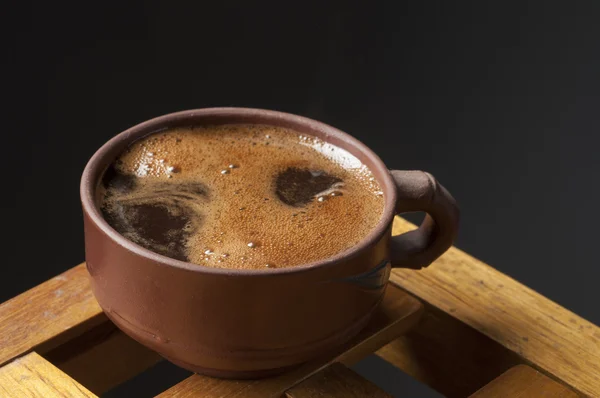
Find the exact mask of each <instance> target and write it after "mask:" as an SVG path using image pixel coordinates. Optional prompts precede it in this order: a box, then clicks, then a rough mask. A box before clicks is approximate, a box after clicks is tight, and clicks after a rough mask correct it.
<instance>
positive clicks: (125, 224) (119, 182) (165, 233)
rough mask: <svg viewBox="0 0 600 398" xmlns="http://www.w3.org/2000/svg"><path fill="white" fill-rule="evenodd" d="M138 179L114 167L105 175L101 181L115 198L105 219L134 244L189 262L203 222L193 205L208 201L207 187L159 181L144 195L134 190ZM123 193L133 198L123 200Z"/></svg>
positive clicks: (107, 210) (108, 207)
mask: <svg viewBox="0 0 600 398" xmlns="http://www.w3.org/2000/svg"><path fill="white" fill-rule="evenodd" d="M135 179H136V177H135V176H129V175H124V174H122V173H119V171H118V170H116V169H115V168H114V167H111V168H109V169H108V170H107V171H106V172H105V174H104V176H103V179H102V181H103V184H104V186H105V187H107V195H110V196H112V197H113V198H114V199H113V200H112V201H111V204H110V205H109V206H104V207H103V208H102V213H103V215H104V218H105V219H106V221H107V222H108V223H109V224H110V225H111V226H112V227H113V228H114V229H115V230H117V231H118V232H119V233H120V234H121V235H123V236H125V237H126V238H127V239H129V240H131V241H133V242H134V243H136V244H138V245H140V246H142V247H144V248H146V249H149V250H152V251H154V252H156V253H159V254H162V255H164V256H168V257H171V258H174V259H177V260H182V261H188V257H187V250H186V243H187V240H188V239H189V237H190V236H191V235H192V234H193V233H194V232H195V229H196V228H197V227H198V226H199V225H200V223H201V221H202V220H201V218H202V217H201V215H200V214H198V213H197V212H196V211H194V210H193V207H192V206H191V204H192V203H194V202H195V201H197V200H206V198H207V197H208V196H209V195H208V188H207V187H206V186H205V185H204V184H202V183H193V182H189V183H177V184H173V183H164V182H157V183H155V184H153V185H151V187H152V189H150V190H148V187H146V188H145V189H144V190H143V191H142V192H143V194H142V192H139V193H138V192H136V191H135V188H136V181H135ZM121 194H128V196H129V195H133V199H132V200H125V201H120V200H119V195H121ZM136 194H137V195H136ZM129 197H131V196H129Z"/></svg>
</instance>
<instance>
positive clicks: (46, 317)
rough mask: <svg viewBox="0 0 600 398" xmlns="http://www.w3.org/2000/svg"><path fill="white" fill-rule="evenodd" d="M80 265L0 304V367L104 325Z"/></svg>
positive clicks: (86, 277)
mask: <svg viewBox="0 0 600 398" xmlns="http://www.w3.org/2000/svg"><path fill="white" fill-rule="evenodd" d="M100 315H101V309H100V307H99V306H98V303H97V302H96V300H95V299H94V296H93V294H92V291H91V289H90V284H89V281H88V276H87V271H86V269H85V266H84V265H83V264H81V265H78V266H77V267H75V268H72V269H70V270H68V271H67V272H65V273H63V274H61V275H59V276H57V277H54V278H52V279H50V280H48V281H46V282H44V283H42V284H41V285H39V286H36V287H34V288H33V289H31V290H28V291H27V292H25V293H23V294H21V295H19V296H17V297H15V298H13V299H11V300H9V301H7V302H5V303H3V304H1V305H0V365H2V364H3V363H6V362H7V361H10V360H11V359H13V358H15V357H17V356H20V355H23V354H24V353H27V352H29V351H31V350H33V349H34V348H38V346H40V345H41V347H39V350H37V351H38V352H40V353H43V352H44V351H48V350H49V349H51V348H54V347H56V346H58V345H60V344H62V343H63V342H64V341H67V340H69V339H70V338H71V337H73V336H75V335H77V334H80V333H83V332H84V331H86V330H87V329H89V328H90V327H93V326H95V325H96V324H99V323H101V322H104V319H103V316H100Z"/></svg>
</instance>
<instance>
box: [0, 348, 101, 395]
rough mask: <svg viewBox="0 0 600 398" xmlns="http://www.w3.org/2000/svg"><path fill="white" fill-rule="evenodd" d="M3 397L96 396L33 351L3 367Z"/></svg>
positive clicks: (0, 384) (0, 382)
mask: <svg viewBox="0 0 600 398" xmlns="http://www.w3.org/2000/svg"><path fill="white" fill-rule="evenodd" d="M0 396H2V397H3V398H12V397H14V398H28V397H32V398H34V397H35V398H38V397H39V398H49V397H72V398H78V397H87V398H91V397H96V395H94V394H92V393H91V392H90V391H88V390H87V389H86V388H85V387H83V386H82V385H81V384H79V383H77V382H76V381H75V380H73V379H71V378H70V377H69V376H67V375H66V374H65V373H63V372H61V371H60V370H59V369H58V368H56V367H55V366H54V365H52V364H51V363H50V362H48V361H46V360H45V359H44V358H42V357H41V356H39V355H38V354H36V353H35V352H32V353H30V354H27V355H26V356H24V357H22V358H18V359H15V360H14V361H13V362H10V363H9V364H7V365H5V366H3V367H2V368H0Z"/></svg>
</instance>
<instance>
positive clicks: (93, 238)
mask: <svg viewBox="0 0 600 398" xmlns="http://www.w3.org/2000/svg"><path fill="white" fill-rule="evenodd" d="M225 123H254V124H267V125H276V126H284V127H288V128H291V129H294V130H296V131H298V132H301V133H306V134H310V135H313V136H316V137H319V138H321V139H322V140H324V141H327V142H329V143H331V144H333V145H336V146H338V147H341V148H344V149H345V150H347V151H349V152H350V153H352V154H353V155H354V156H356V157H357V158H358V159H360V160H361V162H363V164H365V165H366V166H367V167H369V169H370V170H371V171H372V173H373V175H374V176H375V178H376V179H377V181H378V182H379V184H380V186H381V187H382V189H383V192H384V198H385V206H384V211H383V215H382V217H381V220H380V221H379V223H378V224H377V226H376V227H375V228H374V229H373V230H372V231H371V233H369V234H368V235H367V236H366V237H365V238H364V239H363V240H362V241H361V242H360V243H359V244H357V245H355V246H354V247H352V248H350V249H348V250H346V251H343V252H341V253H339V254H337V255H335V256H333V257H331V258H328V259H326V260H322V261H319V262H316V263H311V264H304V265H301V266H296V267H291V268H282V269H269V270H237V269H219V268H210V267H206V266H201V265H195V264H190V263H186V262H182V261H178V260H174V259H171V258H168V257H165V256H162V255H160V254H156V253H153V252H151V251H149V250H146V249H144V248H142V247H140V246H138V245H136V244H134V243H133V242H131V241H129V240H127V239H126V238H124V237H123V236H121V235H120V234H119V233H118V232H116V231H115V230H114V229H113V228H111V226H110V225H109V224H108V223H107V222H106V221H105V220H104V219H103V218H102V215H101V213H100V211H99V209H98V202H97V199H98V198H97V187H98V184H99V181H100V179H101V177H102V174H103V172H104V171H105V170H106V168H107V167H108V166H109V165H110V164H111V162H113V161H114V160H115V158H116V157H117V156H118V155H119V154H120V153H121V151H123V150H124V149H125V148H126V147H127V146H128V145H130V144H131V143H132V142H133V141H135V140H136V139H138V138H140V137H143V136H145V135H148V134H150V133H153V132H156V131H159V130H162V129H165V128H167V127H172V126H189V125H203V124H225ZM81 201H82V205H83V214H84V225H85V250H86V261H87V269H88V271H89V273H90V275H91V282H92V289H93V291H94V294H95V296H96V298H97V300H98V302H99V303H100V306H101V307H102V309H103V310H104V312H105V313H106V315H107V316H108V317H109V318H110V319H111V320H112V321H113V322H114V323H115V324H116V325H117V326H118V327H119V328H120V329H121V330H123V331H124V332H125V333H127V334H128V335H129V336H131V337H132V338H134V339H135V340H137V341H139V342H140V343H142V344H144V345H145V346H147V347H149V348H151V349H153V350H155V351H157V352H158V353H160V354H161V355H162V356H164V357H165V358H167V359H168V360H170V361H172V362H174V363H175V364H177V365H179V366H181V367H184V368H186V369H189V370H191V371H194V372H198V373H203V374H207V375H212V376H217V377H227V378H252V377H261V376H267V375H270V374H275V373H278V372H281V371H283V370H285V369H288V368H290V367H293V366H296V365H299V364H301V363H303V362H305V361H307V360H310V359H312V358H314V357H316V356H318V355H319V354H321V353H322V352H323V351H324V350H328V349H333V348H336V347H337V346H339V345H341V344H343V343H345V342H346V341H348V340H349V339H350V338H352V337H353V336H354V335H356V334H357V333H358V332H359V331H360V330H361V328H363V327H364V326H365V325H366V323H367V322H368V321H369V317H370V316H371V314H372V313H373V311H374V309H375V308H376V307H377V305H378V304H379V302H380V301H381V299H382V297H383V294H384V291H385V287H386V284H387V281H388V278H389V275H390V269H391V268H392V267H407V268H414V269H419V268H422V267H426V266H427V265H429V264H430V263H431V262H432V261H434V260H435V259H436V258H437V257H439V256H440V255H441V254H442V253H444V251H446V250H447V249H448V248H449V247H450V246H451V245H452V242H453V240H454V238H455V236H456V233H457V228H458V208H457V206H456V203H455V201H454V199H453V198H452V196H451V195H450V194H449V193H448V191H446V189H444V187H442V186H441V185H440V184H439V183H438V182H437V181H436V180H435V178H433V176H431V175H430V174H428V173H424V172H422V171H391V172H390V171H389V170H388V169H387V168H386V167H385V165H384V164H383V162H382V161H381V160H380V159H379V158H378V157H377V155H375V154H374V153H373V152H372V151H371V150H370V149H369V148H367V147H366V146H365V145H364V144H362V143H361V142H359V141H358V140H356V139H355V138H353V137H351V136H350V135H348V134H346V133H343V132H341V131H340V130H337V129H335V128H333V127H331V126H328V125H326V124H323V123H320V122H317V121H315V120H311V119H307V118H304V117H300V116H295V115H291V114H286V113H281V112H274V111H267V110H258V109H244V108H213V109H199V110H191V111H184V112H178V113H173V114H169V115H165V116H161V117H158V118H155V119H152V120H149V121H147V122H144V123H141V124H139V125H137V126H135V127H132V128H130V129H129V130H126V131H124V132H122V133H121V134H119V135H117V136H116V137H114V138H113V139H111V140H110V141H108V142H107V143H106V144H105V145H104V146H102V148H100V149H99V150H98V151H97V152H96V153H95V154H94V156H93V157H92V158H91V160H90V161H89V163H88V164H87V166H86V168H85V171H84V172H83V176H82V180H81ZM412 211H424V212H426V213H427V216H426V217H425V220H424V221H423V223H422V224H421V226H420V227H419V228H418V229H417V230H415V231H412V232H409V233H406V234H403V235H400V236H396V237H392V236H391V228H392V221H393V218H394V215H396V214H399V213H403V212H412ZM353 222H356V220H353ZM348 227H349V228H352V226H351V225H350V222H349V225H348ZM340 228H344V226H343V225H341V226H340Z"/></svg>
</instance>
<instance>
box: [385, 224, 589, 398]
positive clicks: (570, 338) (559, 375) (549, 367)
mask: <svg viewBox="0 0 600 398" xmlns="http://www.w3.org/2000/svg"><path fill="white" fill-rule="evenodd" d="M413 228H414V226H413V225H412V224H410V223H409V222H407V221H405V220H403V219H401V218H398V217H397V218H396V220H395V223H394V229H393V231H394V234H395V235H396V234H400V233H402V232H405V231H408V230H411V229H413ZM540 272H543V270H540ZM391 280H392V281H393V282H394V283H396V284H397V285H398V286H400V287H402V288H403V289H404V290H406V291H407V292H409V293H411V294H414V295H415V296H417V297H419V298H420V299H422V300H423V301H424V302H425V303H426V308H427V312H428V314H429V313H431V310H432V309H436V310H438V312H437V313H436V314H434V315H433V319H432V318H431V317H430V318H429V319H428V318H427V316H426V317H425V319H424V322H423V323H421V324H420V325H419V327H417V328H415V329H414V330H413V331H412V332H411V333H409V334H407V335H406V336H403V337H401V338H400V339H399V340H400V341H399V342H394V343H393V345H392V346H390V347H386V348H384V349H383V350H382V351H380V352H379V354H380V355H381V356H382V357H383V358H385V359H387V360H389V361H390V362H392V363H393V364H395V365H396V366H398V367H399V368H401V369H403V370H404V371H406V372H407V373H409V374H410V375H412V376H413V377H415V378H417V379H419V380H422V381H424V382H425V383H428V384H430V385H431V384H434V386H433V387H434V388H436V389H437V390H438V391H440V392H442V393H443V394H446V395H448V396H460V395H453V394H452V393H453V392H454V393H455V392H456V391H458V390H457V388H456V385H457V383H458V381H456V380H453V379H452V377H453V376H444V375H443V374H442V372H440V370H439V368H438V365H437V362H438V361H442V362H445V363H446V364H449V363H454V369H455V370H456V369H457V368H459V369H461V368H462V369H463V372H462V373H463V374H465V375H468V372H467V371H468V370H470V369H473V368H474V367H476V366H478V367H486V366H498V364H496V363H495V361H496V359H495V358H496V355H500V358H501V359H500V360H501V362H502V364H501V366H500V367H502V366H512V365H513V364H514V361H515V360H516V361H518V362H522V363H526V364H530V365H531V366H533V367H534V368H535V369H537V370H540V371H541V372H542V373H546V374H548V375H553V377H554V378H556V379H559V380H562V381H563V382H564V383H565V384H567V385H568V386H570V387H571V388H573V389H574V390H575V391H577V392H578V393H581V394H584V395H588V396H592V397H598V396H600V328H598V327H597V326H596V325H594V324H592V323H591V322H588V321H586V320H585V319H583V318H581V317H579V316H577V315H575V314H574V313H572V312H570V311H568V310H566V309H565V308H563V307H561V306H559V305H558V304H556V303H554V302H552V301H551V300H549V299H547V298H545V297H544V296H542V295H540V294H538V293H536V292H535V291H533V290H531V289H529V288H528V287H526V286H524V285H522V284H520V283H519V282H517V281H515V280H514V279H512V278H510V277H508V276H506V275H504V274H502V273H501V272H498V271H496V270H495V269H493V268H492V267H490V266H488V265H486V264H484V263H483V262H481V261H479V260H477V259H475V258H473V257H471V256H470V255H468V254H466V253H464V252H463V251H461V250H459V249H457V248H451V249H450V250H449V251H448V252H447V253H446V254H444V255H443V256H442V257H441V258H440V259H438V260H437V261H436V262H435V263H434V264H432V265H431V266H430V267H429V268H427V269H425V270H422V271H412V270H403V269H396V270H393V271H392V277H391ZM444 314H446V315H447V316H444ZM435 317H437V320H436V319H435ZM428 321H429V322H428ZM456 322H460V323H463V324H464V325H466V326H467V327H468V328H467V329H464V330H471V332H468V335H470V336H477V337H473V338H458V337H457V336H456V334H453V333H447V334H446V333H444V331H445V330H446V329H445V328H446V326H447V325H450V326H449V329H450V330H454V331H455V332H454V333H459V332H461V327H460V326H457V325H456ZM433 327H435V328H436V329H437V332H435V331H433V330H432V328H433ZM428 338H431V339H428ZM456 343H460V344H461V346H460V347H455V348H456V349H452V348H450V349H449V350H450V352H451V354H450V356H451V357H452V358H451V359H448V358H444V353H447V352H448V351H446V349H443V348H442V349H441V350H440V351H437V350H432V349H431V344H433V345H435V346H436V347H438V348H440V347H450V346H451V345H452V344H456ZM490 347H495V348H490ZM488 348H490V349H492V350H494V352H495V355H494V356H487V355H486V354H485V352H484V350H486V349H488ZM461 350H464V352H467V353H469V355H462V356H461V355H460V351H461ZM448 369H452V368H451V367H450V368H448ZM504 370H506V369H504ZM449 374H452V375H454V374H456V373H455V372H449ZM478 374H479V376H481V377H480V378H478V379H475V378H471V379H470V380H469V381H470V383H471V384H470V385H469V386H467V387H468V388H470V389H471V390H470V391H469V392H468V394H471V393H473V392H475V391H476V390H477V389H479V388H481V387H482V386H483V385H485V384H487V383H488V382H490V381H491V378H490V379H487V380H486V378H488V377H489V376H490V375H489V374H488V373H486V372H479V373H478ZM444 386H450V388H445V387H444ZM465 390H466V388H465V387H463V388H462V390H461V391H465ZM448 392H450V394H448ZM468 394H467V395H468ZM462 396H465V395H462Z"/></svg>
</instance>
